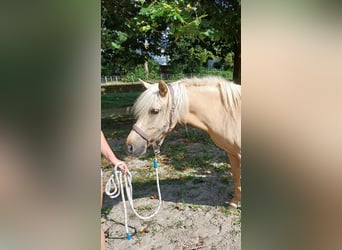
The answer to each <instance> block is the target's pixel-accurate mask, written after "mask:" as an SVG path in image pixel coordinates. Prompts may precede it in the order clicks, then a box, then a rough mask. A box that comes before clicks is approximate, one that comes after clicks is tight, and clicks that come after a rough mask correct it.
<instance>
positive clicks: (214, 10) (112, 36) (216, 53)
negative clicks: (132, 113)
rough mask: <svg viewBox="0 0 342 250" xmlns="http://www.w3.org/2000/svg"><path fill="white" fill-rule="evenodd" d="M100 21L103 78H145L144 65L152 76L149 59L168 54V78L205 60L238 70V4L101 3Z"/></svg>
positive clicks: (193, 69) (193, 70)
mask: <svg viewBox="0 0 342 250" xmlns="http://www.w3.org/2000/svg"><path fill="white" fill-rule="evenodd" d="M101 21H102V23H101V35H102V36H101V48H102V50H101V65H102V74H106V75H108V74H115V73H120V74H129V75H130V76H131V75H134V74H137V75H139V76H142V75H143V72H144V71H145V75H146V68H145V67H143V65H144V63H145V64H146V63H147V62H148V64H149V70H150V72H149V77H150V76H151V77H152V76H153V74H155V71H153V70H151V59H152V58H153V56H154V55H159V56H160V55H164V56H168V57H169V59H170V60H169V63H168V64H169V70H170V72H172V73H173V74H178V73H196V72H199V71H200V70H201V68H202V67H203V66H204V65H205V64H206V62H207V60H208V59H217V60H219V61H221V62H222V64H223V67H224V68H225V69H232V68H234V70H235V71H236V70H237V69H239V66H238V67H236V65H237V64H238V63H239V60H240V51H239V49H240V1H237V0H230V1H225V0H221V1H220V0H215V1H184V0H178V1H166V0H153V1H152V0H135V1H119V0H102V20H101ZM234 55H236V56H234ZM137 65H140V66H138V67H137Z"/></svg>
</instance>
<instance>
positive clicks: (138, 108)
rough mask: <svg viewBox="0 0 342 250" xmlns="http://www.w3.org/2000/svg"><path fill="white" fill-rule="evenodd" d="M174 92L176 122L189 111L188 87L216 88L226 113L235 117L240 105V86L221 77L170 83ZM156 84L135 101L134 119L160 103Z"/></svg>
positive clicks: (182, 118)
mask: <svg viewBox="0 0 342 250" xmlns="http://www.w3.org/2000/svg"><path fill="white" fill-rule="evenodd" d="M170 85H171V86H172V88H173V90H174V96H175V100H174V101H175V111H174V115H175V119H176V120H177V122H180V123H182V122H183V121H184V118H185V115H186V114H187V113H188V111H189V99H188V95H187V91H186V87H188V86H196V87H203V86H208V85H211V86H217V87H218V89H219V91H220V93H221V98H222V101H223V105H224V107H225V108H226V110H227V111H229V112H231V114H232V116H233V117H235V114H236V112H237V110H238V109H239V107H240V104H241V86H240V85H237V84H234V83H233V82H231V81H227V80H225V79H224V78H222V77H217V76H207V77H202V78H197V77H194V78H184V79H181V80H179V81H176V82H173V83H170ZM158 93H159V90H158V84H153V85H152V86H151V87H150V88H148V89H146V90H145V91H144V92H143V93H142V94H141V95H140V96H139V98H138V99H137V101H136V102H135V104H134V107H133V111H134V115H135V116H136V117H139V116H140V115H142V114H146V113H147V112H148V111H149V109H150V108H151V106H152V104H153V103H155V102H160V101H161V99H160V98H161V97H160V95H159V94H158Z"/></svg>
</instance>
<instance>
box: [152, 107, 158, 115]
mask: <svg viewBox="0 0 342 250" xmlns="http://www.w3.org/2000/svg"><path fill="white" fill-rule="evenodd" d="M159 111H160V109H157V108H155V109H151V110H150V112H151V114H154V115H156V114H158V113H159Z"/></svg>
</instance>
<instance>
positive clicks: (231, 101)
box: [181, 76, 241, 117]
mask: <svg viewBox="0 0 342 250" xmlns="http://www.w3.org/2000/svg"><path fill="white" fill-rule="evenodd" d="M181 81H182V83H183V84H185V85H186V86H198V87H200V86H208V85H213V86H218V88H219V91H220V93H221V98H222V102H223V105H224V107H225V109H226V110H227V111H228V112H230V113H231V115H232V116H233V117H236V112H237V111H238V110H239V109H240V106H241V86H240V85H238V84H235V83H234V82H232V81H228V80H226V79H224V78H223V77H221V76H205V77H202V78H197V77H194V78H185V79H183V80H181Z"/></svg>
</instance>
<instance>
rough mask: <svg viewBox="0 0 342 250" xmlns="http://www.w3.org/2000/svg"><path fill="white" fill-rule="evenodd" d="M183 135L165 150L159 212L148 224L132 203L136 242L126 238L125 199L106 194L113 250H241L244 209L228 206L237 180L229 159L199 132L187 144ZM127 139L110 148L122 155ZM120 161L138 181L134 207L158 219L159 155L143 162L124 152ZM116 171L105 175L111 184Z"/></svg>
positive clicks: (177, 135)
mask: <svg viewBox="0 0 342 250" xmlns="http://www.w3.org/2000/svg"><path fill="white" fill-rule="evenodd" d="M183 130H184V129H183V128H180V129H177V131H176V132H175V133H174V135H173V136H171V135H169V136H168V137H169V138H170V139H168V140H165V142H164V145H165V146H164V145H163V147H165V151H163V147H162V155H161V157H160V159H159V162H160V164H159V168H158V170H159V177H160V189H161V197H162V205H161V208H160V210H159V212H158V213H157V214H156V215H155V216H154V217H153V218H152V219H150V220H146V221H144V220H141V219H139V218H138V217H137V216H136V215H135V214H134V213H133V211H132V210H131V208H130V206H129V204H128V202H126V205H127V211H128V226H129V230H130V233H131V235H132V236H131V240H127V238H126V232H125V226H124V208H123V203H122V200H121V196H119V197H118V198H115V199H111V198H110V197H108V196H107V195H104V204H103V209H102V227H103V228H104V230H105V231H106V233H105V234H106V244H107V249H120V250H121V249H184V250H190V249H231V250H235V249H241V210H240V209H239V208H238V209H230V208H229V207H228V206H227V204H226V202H227V201H228V200H229V199H230V198H231V194H232V192H233V181H232V178H231V175H230V171H229V164H227V162H226V161H227V159H226V158H225V154H224V152H222V151H221V150H220V149H218V148H217V147H216V146H215V145H213V144H212V143H211V142H210V140H207V138H204V137H202V135H201V134H199V135H198V134H196V133H198V132H197V131H194V132H193V131H190V132H191V134H190V136H187V137H185V139H184V133H185V132H184V131H183ZM186 133H188V134H189V131H187V132H186ZM203 138H204V139H203ZM124 140H125V136H122V138H116V140H113V141H109V143H110V145H111V146H112V148H113V149H114V151H116V150H119V148H122V147H123V145H124ZM180 143H182V144H180ZM166 145H169V146H166ZM179 145H182V146H179ZM119 154H120V151H119ZM120 156H121V158H122V159H123V160H125V161H126V163H127V164H128V166H129V170H130V172H131V173H132V176H133V180H132V183H133V198H134V207H135V208H136V210H137V211H138V212H139V213H140V214H141V215H143V216H147V215H150V214H152V213H153V212H154V211H155V209H156V208H157V206H158V197H157V196H158V192H157V186H156V179H155V172H154V169H153V167H152V166H153V162H152V160H153V155H152V154H151V153H150V155H148V156H146V157H144V158H139V159H138V158H129V157H127V156H124V153H122V155H120ZM111 172H112V171H111V169H110V168H108V169H107V171H106V172H105V182H106V180H108V178H109V177H110V175H111Z"/></svg>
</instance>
